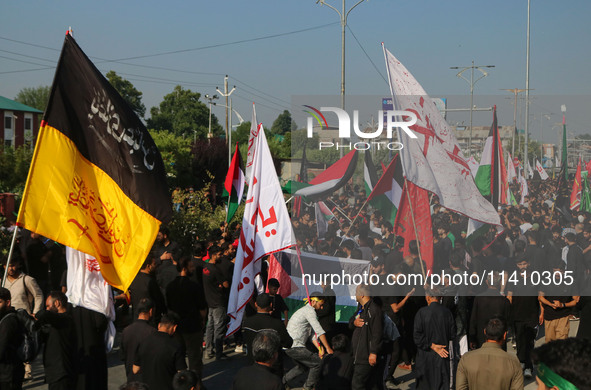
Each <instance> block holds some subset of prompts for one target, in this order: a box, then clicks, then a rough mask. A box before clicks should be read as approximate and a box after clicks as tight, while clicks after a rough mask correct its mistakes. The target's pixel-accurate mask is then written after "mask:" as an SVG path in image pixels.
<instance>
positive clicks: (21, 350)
mask: <svg viewBox="0 0 591 390" xmlns="http://www.w3.org/2000/svg"><path fill="white" fill-rule="evenodd" d="M10 316H15V317H16V319H17V321H18V324H19V327H20V331H21V332H22V335H23V340H22V341H21V343H20V344H19V346H18V347H17V349H16V356H17V358H18V359H19V360H20V361H22V362H32V361H33V360H35V358H36V357H37V355H38V354H39V351H40V350H41V335H40V330H39V329H35V327H34V326H35V320H34V319H33V317H31V316H30V315H29V313H27V311H26V310H25V309H17V310H16V313H10V314H7V315H6V316H4V318H2V321H4V319H5V318H7V317H10Z"/></svg>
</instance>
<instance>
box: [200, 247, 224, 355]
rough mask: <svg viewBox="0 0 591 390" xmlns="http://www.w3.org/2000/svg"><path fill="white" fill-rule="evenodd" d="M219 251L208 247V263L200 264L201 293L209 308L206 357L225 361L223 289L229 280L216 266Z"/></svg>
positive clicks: (216, 248)
mask: <svg viewBox="0 0 591 390" xmlns="http://www.w3.org/2000/svg"><path fill="white" fill-rule="evenodd" d="M220 250H221V249H220V248H219V247H218V246H212V247H210V248H209V256H210V259H209V263H205V262H204V263H202V266H203V291H204V293H205V300H206V301H207V306H208V307H209V313H208V316H207V329H206V333H205V340H206V346H205V348H206V349H207V352H208V355H209V356H210V357H213V356H215V357H216V360H222V359H227V357H226V355H224V335H225V333H226V313H227V306H228V302H227V300H226V296H225V294H224V289H226V288H229V287H230V281H229V279H228V278H227V276H226V275H224V273H223V272H221V271H220V269H219V267H218V266H217V264H216V262H217V261H218V260H219V258H220ZM214 347H215V352H214Z"/></svg>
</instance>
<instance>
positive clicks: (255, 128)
mask: <svg viewBox="0 0 591 390" xmlns="http://www.w3.org/2000/svg"><path fill="white" fill-rule="evenodd" d="M262 128H263V124H262V123H260V124H259V123H257V112H256V110H255V107H254V103H253V104H252V119H251V122H250V133H249V135H248V153H247V154H246V167H245V169H246V172H245V176H246V182H247V183H250V175H251V172H252V164H253V161H254V155H255V151H256V146H257V145H256V138H257V134H258V133H259V129H262Z"/></svg>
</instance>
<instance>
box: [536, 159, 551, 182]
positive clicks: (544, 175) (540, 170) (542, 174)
mask: <svg viewBox="0 0 591 390" xmlns="http://www.w3.org/2000/svg"><path fill="white" fill-rule="evenodd" d="M536 171H538V173H539V174H540V179H542V180H546V179H548V178H549V177H550V176H548V173H546V170H545V169H544V167H543V166H542V164H540V162H539V161H538V160H536Z"/></svg>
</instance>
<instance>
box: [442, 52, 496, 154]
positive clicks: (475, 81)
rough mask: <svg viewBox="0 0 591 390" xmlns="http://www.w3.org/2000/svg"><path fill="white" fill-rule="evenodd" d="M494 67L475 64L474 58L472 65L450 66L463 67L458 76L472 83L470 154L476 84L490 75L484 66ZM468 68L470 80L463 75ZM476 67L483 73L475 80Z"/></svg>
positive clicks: (470, 150)
mask: <svg viewBox="0 0 591 390" xmlns="http://www.w3.org/2000/svg"><path fill="white" fill-rule="evenodd" d="M494 67H495V66H494V65H474V60H472V65H471V66H465V67H460V66H452V67H450V69H462V70H460V71H459V72H458V73H457V74H456V76H457V77H459V78H461V79H464V80H465V81H466V82H468V84H470V139H469V143H468V156H471V155H472V111H473V108H474V84H476V83H477V82H478V81H479V80H481V79H483V78H485V77H486V76H488V73H487V72H486V71H484V70H483V69H482V68H494ZM468 69H470V80H468V79H467V78H466V77H464V76H463V75H462V73H464V72H465V71H467V70H468ZM474 69H478V70H479V71H480V72H481V73H482V76H480V77H479V78H477V79H476V80H474Z"/></svg>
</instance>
